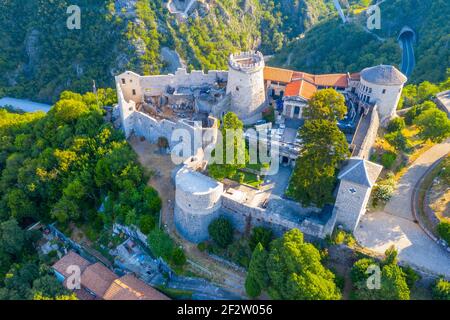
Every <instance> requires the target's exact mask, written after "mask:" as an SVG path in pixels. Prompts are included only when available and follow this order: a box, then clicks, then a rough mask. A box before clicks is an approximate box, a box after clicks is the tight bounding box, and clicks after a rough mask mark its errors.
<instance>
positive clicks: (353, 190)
mask: <svg viewBox="0 0 450 320" xmlns="http://www.w3.org/2000/svg"><path fill="white" fill-rule="evenodd" d="M348 191H350V193H351V194H355V193H356V189H355V188H350V189H349V190H348Z"/></svg>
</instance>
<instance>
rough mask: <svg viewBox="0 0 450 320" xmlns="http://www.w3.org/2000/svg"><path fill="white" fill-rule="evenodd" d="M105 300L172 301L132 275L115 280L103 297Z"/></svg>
mask: <svg viewBox="0 0 450 320" xmlns="http://www.w3.org/2000/svg"><path fill="white" fill-rule="evenodd" d="M103 299H105V300H170V299H169V298H168V297H166V296H165V295H164V294H162V293H160V292H159V291H158V290H156V289H154V288H152V287H150V286H149V285H147V284H146V283H145V282H143V281H141V280H139V279H138V278H136V277H135V276H134V275H132V274H127V275H125V276H123V277H121V278H120V279H116V280H114V282H113V283H112V284H111V286H110V287H109V288H108V290H107V291H106V293H105V295H104V296H103Z"/></svg>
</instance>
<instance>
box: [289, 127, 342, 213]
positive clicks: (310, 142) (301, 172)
mask: <svg viewBox="0 0 450 320" xmlns="http://www.w3.org/2000/svg"><path fill="white" fill-rule="evenodd" d="M300 137H301V139H302V140H303V148H302V151H301V153H300V156H299V157H298V159H297V161H296V166H295V169H294V173H293V175H292V178H291V182H290V185H289V190H288V194H289V195H291V196H292V197H294V198H295V199H297V200H299V201H300V202H301V203H302V204H303V205H305V206H309V205H315V206H318V207H322V206H324V205H325V204H327V203H331V202H332V201H333V189H334V187H335V183H336V171H337V169H338V167H339V166H340V164H341V163H342V161H343V160H345V159H346V158H347V156H348V155H349V149H348V143H347V140H346V138H345V135H344V134H343V133H342V132H341V131H340V130H339V128H338V127H337V125H336V124H334V123H332V122H330V121H327V120H309V121H306V123H305V125H304V126H303V127H302V128H301V129H300Z"/></svg>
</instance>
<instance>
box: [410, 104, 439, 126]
mask: <svg viewBox="0 0 450 320" xmlns="http://www.w3.org/2000/svg"><path fill="white" fill-rule="evenodd" d="M433 108H437V107H436V104H435V103H433V102H431V101H426V102H424V103H422V104H419V105H415V106H413V107H412V108H411V109H410V110H409V111H408V112H407V113H406V115H405V123H406V124H407V125H412V124H413V122H414V120H415V119H416V118H417V117H418V116H420V115H421V114H422V113H423V112H424V111H426V110H429V109H433Z"/></svg>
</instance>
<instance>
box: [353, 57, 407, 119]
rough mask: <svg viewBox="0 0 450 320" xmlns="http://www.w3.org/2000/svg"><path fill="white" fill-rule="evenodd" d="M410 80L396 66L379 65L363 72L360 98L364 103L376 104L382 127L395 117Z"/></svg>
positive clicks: (359, 90)
mask: <svg viewBox="0 0 450 320" xmlns="http://www.w3.org/2000/svg"><path fill="white" fill-rule="evenodd" d="M407 80H408V79H407V78H406V76H405V75H404V74H403V73H401V72H400V71H399V70H398V69H397V68H395V67H394V66H388V65H379V66H376V67H371V68H366V69H364V70H363V71H361V83H360V85H359V87H358V92H357V93H358V96H359V98H360V99H361V100H362V101H364V102H370V103H376V104H377V106H378V113H379V116H380V120H381V123H382V125H384V126H385V125H386V124H387V123H388V122H389V120H391V118H392V117H394V116H395V114H396V110H397V105H398V102H399V101H400V96H401V94H402V89H403V86H404V84H405V83H406V81H407Z"/></svg>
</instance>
